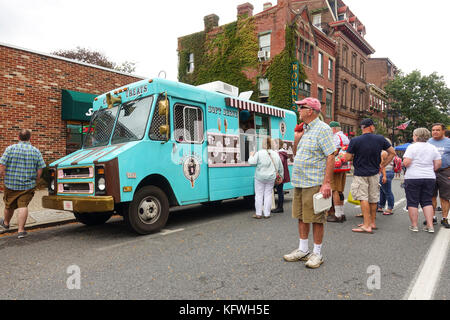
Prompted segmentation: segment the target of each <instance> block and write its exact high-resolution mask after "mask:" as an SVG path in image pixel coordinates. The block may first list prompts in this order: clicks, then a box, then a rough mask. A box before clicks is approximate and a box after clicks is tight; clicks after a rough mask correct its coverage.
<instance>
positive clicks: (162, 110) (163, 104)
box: [158, 93, 170, 141]
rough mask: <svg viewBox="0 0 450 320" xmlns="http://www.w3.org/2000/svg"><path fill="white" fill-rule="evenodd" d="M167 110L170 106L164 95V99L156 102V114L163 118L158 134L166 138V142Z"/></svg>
mask: <svg viewBox="0 0 450 320" xmlns="http://www.w3.org/2000/svg"><path fill="white" fill-rule="evenodd" d="M169 108H170V104H169V100H168V99H167V93H166V94H165V98H164V99H162V100H160V101H159V102H158V113H159V115H160V116H162V117H164V118H165V121H164V123H163V124H162V125H160V126H159V133H160V134H161V135H163V136H165V137H166V141H169V137H170V124H169Z"/></svg>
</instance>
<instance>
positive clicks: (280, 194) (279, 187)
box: [272, 139, 291, 213]
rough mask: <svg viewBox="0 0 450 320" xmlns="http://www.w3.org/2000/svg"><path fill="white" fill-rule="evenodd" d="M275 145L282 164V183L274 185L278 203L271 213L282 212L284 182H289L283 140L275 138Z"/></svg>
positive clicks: (286, 153) (286, 156)
mask: <svg viewBox="0 0 450 320" xmlns="http://www.w3.org/2000/svg"><path fill="white" fill-rule="evenodd" d="M276 142H277V147H278V156H279V157H280V160H281V163H282V164H283V183H280V184H279V185H277V186H276V189H277V194H278V203H277V208H276V209H273V210H272V213H281V212H284V209H283V204H284V190H283V188H284V184H285V183H289V182H291V177H290V174H289V167H288V152H287V150H286V148H285V145H284V143H283V140H281V139H277V140H276Z"/></svg>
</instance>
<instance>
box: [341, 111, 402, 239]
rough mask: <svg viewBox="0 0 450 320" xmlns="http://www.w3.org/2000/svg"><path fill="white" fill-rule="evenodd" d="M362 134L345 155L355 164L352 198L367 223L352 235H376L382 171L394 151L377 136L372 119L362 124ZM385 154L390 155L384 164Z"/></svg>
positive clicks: (393, 154) (390, 159)
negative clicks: (358, 233)
mask: <svg viewBox="0 0 450 320" xmlns="http://www.w3.org/2000/svg"><path fill="white" fill-rule="evenodd" d="M361 130H362V133H363V134H362V135H361V136H359V137H356V138H353V139H352V140H350V144H349V146H348V149H347V153H346V154H345V159H346V160H347V161H351V160H353V166H354V168H355V171H354V175H353V181H352V185H351V188H350V191H351V193H352V196H353V198H354V199H355V200H359V201H360V202H361V211H362V214H363V218H364V223H363V224H360V225H358V227H357V228H354V229H352V231H353V232H361V233H364V232H365V233H373V230H376V222H375V221H376V215H377V205H378V201H379V198H380V185H379V179H380V176H379V174H380V167H381V169H383V168H384V167H386V165H387V164H388V163H390V162H391V161H392V159H393V158H394V156H395V150H394V148H393V147H392V145H391V144H390V143H389V142H388V141H387V140H386V139H385V138H384V137H383V136H381V135H376V134H374V132H375V124H374V122H373V120H372V119H364V120H362V121H361ZM382 150H386V151H387V153H388V155H387V157H386V158H385V159H384V161H383V162H382V161H381V151H382ZM380 163H381V165H380Z"/></svg>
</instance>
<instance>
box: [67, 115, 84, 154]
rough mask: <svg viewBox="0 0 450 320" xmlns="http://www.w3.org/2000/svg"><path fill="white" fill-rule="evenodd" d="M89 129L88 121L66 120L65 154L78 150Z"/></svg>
mask: <svg viewBox="0 0 450 320" xmlns="http://www.w3.org/2000/svg"><path fill="white" fill-rule="evenodd" d="M88 130H89V122H79V121H68V122H67V129H66V132H67V140H66V154H71V153H72V152H75V151H77V150H80V149H81V147H82V145H83V140H84V137H85V136H86V134H87V133H88Z"/></svg>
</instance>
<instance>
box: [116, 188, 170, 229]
mask: <svg viewBox="0 0 450 320" xmlns="http://www.w3.org/2000/svg"><path fill="white" fill-rule="evenodd" d="M124 218H125V221H126V223H127V224H128V227H129V228H130V229H131V230H132V231H134V232H136V233H138V234H141V235H145V234H150V233H154V232H157V231H159V230H161V229H162V228H163V227H164V226H165V225H166V223H167V219H168V218H169V200H168V199H167V196H166V194H165V193H164V191H162V190H161V189H159V188H158V187H155V186H148V187H143V188H142V189H140V190H138V191H137V192H136V194H135V195H134V198H133V201H132V202H131V203H130V206H129V209H128V213H127V214H125V215H124Z"/></svg>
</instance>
